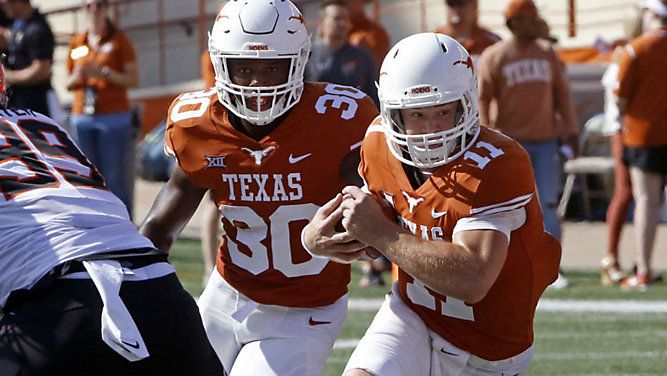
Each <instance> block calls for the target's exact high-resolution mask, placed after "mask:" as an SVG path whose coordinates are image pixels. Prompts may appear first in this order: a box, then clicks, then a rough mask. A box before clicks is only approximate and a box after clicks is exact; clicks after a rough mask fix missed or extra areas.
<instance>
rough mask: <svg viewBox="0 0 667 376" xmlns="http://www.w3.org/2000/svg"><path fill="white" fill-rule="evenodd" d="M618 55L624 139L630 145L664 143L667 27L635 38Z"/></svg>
mask: <svg viewBox="0 0 667 376" xmlns="http://www.w3.org/2000/svg"><path fill="white" fill-rule="evenodd" d="M625 49H626V51H625V53H623V54H622V55H621V58H620V62H619V72H618V82H619V86H618V92H617V94H618V97H619V98H621V99H622V100H625V101H626V102H627V105H626V108H625V110H624V111H623V120H624V124H625V129H624V130H623V141H624V143H625V145H627V146H631V147H635V148H638V147H650V146H665V145H667V106H665V103H666V101H667V75H665V73H664V70H665V59H667V29H661V30H656V31H653V32H650V33H645V34H644V35H642V36H640V37H638V38H636V39H634V40H633V41H632V42H630V44H629V45H626V48H625Z"/></svg>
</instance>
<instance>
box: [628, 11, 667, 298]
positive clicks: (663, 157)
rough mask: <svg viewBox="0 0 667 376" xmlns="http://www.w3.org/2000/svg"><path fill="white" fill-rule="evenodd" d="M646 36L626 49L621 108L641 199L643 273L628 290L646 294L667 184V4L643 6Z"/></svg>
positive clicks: (638, 223) (638, 237) (637, 220)
mask: <svg viewBox="0 0 667 376" xmlns="http://www.w3.org/2000/svg"><path fill="white" fill-rule="evenodd" d="M642 8H643V18H642V24H643V25H644V29H645V30H647V31H645V32H644V33H643V34H642V35H641V36H639V37H638V38H635V39H633V40H632V41H631V42H630V43H629V44H628V45H626V47H625V51H624V52H623V54H622V55H621V58H620V61H619V70H618V90H617V92H616V93H617V95H618V107H619V111H620V113H621V115H622V116H623V126H624V129H623V145H624V146H625V150H624V151H623V160H624V161H625V163H626V164H627V165H628V166H629V167H630V180H631V183H632V194H633V196H634V198H635V204H636V206H635V216H634V225H635V241H636V249H635V250H636V254H635V257H636V260H635V261H636V262H637V272H636V274H635V275H633V276H631V277H629V278H627V279H625V280H623V281H622V282H621V287H622V288H625V289H636V290H645V289H646V288H647V286H648V285H650V284H651V283H652V282H653V280H654V276H653V275H652V270H651V256H652V254H653V246H654V241H655V231H656V228H657V225H658V222H659V220H660V209H661V208H662V205H663V201H664V193H663V192H664V189H665V179H667V106H665V105H664V104H665V102H666V101H667V75H665V74H664V66H665V63H664V61H665V59H667V0H647V1H645V2H643V3H642Z"/></svg>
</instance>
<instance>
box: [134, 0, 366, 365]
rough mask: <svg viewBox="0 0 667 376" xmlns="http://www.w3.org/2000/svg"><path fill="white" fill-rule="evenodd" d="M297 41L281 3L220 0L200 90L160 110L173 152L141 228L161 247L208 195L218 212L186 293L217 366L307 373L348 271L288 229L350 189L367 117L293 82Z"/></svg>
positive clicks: (334, 315)
mask: <svg viewBox="0 0 667 376" xmlns="http://www.w3.org/2000/svg"><path fill="white" fill-rule="evenodd" d="M309 50H310V43H309V38H308V33H307V31H306V28H305V26H304V20H303V16H302V15H301V13H300V12H299V10H298V9H297V8H296V6H294V4H292V3H291V2H289V1H287V0H285V1H273V0H247V1H229V2H228V3H227V4H226V5H225V6H224V7H223V9H222V11H221V12H220V14H218V16H217V19H216V22H215V25H214V26H213V29H212V31H211V36H210V41H209V51H210V54H211V61H212V62H213V66H214V68H215V74H216V87H215V88H214V89H213V90H209V91H202V92H195V93H186V94H183V95H181V96H180V97H178V98H177V99H176V100H175V101H174V103H173V104H172V105H171V108H170V109H169V115H168V120H167V131H166V149H167V151H168V152H169V153H170V154H172V155H174V156H175V157H176V159H177V160H178V165H177V166H176V168H175V169H174V173H173V174H172V176H171V178H170V180H169V182H168V183H167V184H166V185H165V187H164V188H163V190H162V191H161V192H160V194H159V196H158V198H157V200H156V202H155V203H154V205H153V208H151V212H150V213H149V214H148V216H147V219H146V222H145V223H144V224H143V225H142V227H141V231H142V233H143V234H145V235H147V236H148V237H149V238H150V239H151V240H153V242H154V243H155V245H156V246H157V247H159V248H160V249H161V250H165V251H166V250H168V249H169V246H170V245H171V242H173V240H174V239H175V238H176V236H178V233H179V232H180V230H181V228H182V227H183V226H184V225H185V223H187V221H188V220H189V219H190V217H191V216H192V214H193V213H194V211H195V209H196V208H197V206H198V204H199V202H200V201H201V199H202V197H203V195H204V194H205V193H206V192H207V191H209V190H210V191H211V193H212V196H213V198H214V200H215V203H216V205H217V206H218V208H219V209H220V212H221V213H222V216H223V221H222V223H223V226H224V229H225V236H224V237H223V239H222V244H221V246H220V251H219V252H218V259H217V263H216V269H215V271H214V272H213V273H212V275H211V278H210V280H209V283H208V285H207V286H206V289H205V290H204V292H203V293H202V295H201V298H200V299H199V301H198V304H199V306H200V311H201V314H202V320H203V322H204V327H205V328H206V333H207V335H208V336H209V339H210V340H211V344H212V345H213V347H214V349H215V350H216V352H217V353H218V355H219V356H220V358H221V359H222V362H223V365H224V366H225V368H226V369H228V370H229V372H230V375H242V376H245V375H263V376H265V375H280V376H297V375H299V376H300V375H303V376H306V375H319V374H322V371H323V370H324V365H325V362H326V358H327V356H328V354H329V352H330V351H331V348H332V347H333V344H334V342H335V340H336V336H337V335H338V332H339V331H340V329H341V326H342V322H343V319H344V317H345V312H346V308H347V295H346V293H347V284H348V283H349V281H350V266H349V265H347V264H342V263H337V262H332V261H329V259H327V258H318V257H313V256H311V255H310V254H309V253H308V252H306V250H305V249H303V247H302V246H301V239H300V235H301V229H302V228H303V227H304V226H305V225H306V223H308V221H309V220H310V219H311V218H312V216H313V214H314V213H315V211H316V210H317V208H318V207H319V206H321V205H322V204H324V203H325V202H327V201H328V199H329V198H330V197H331V196H334V195H335V194H336V193H337V192H340V190H341V189H343V187H345V186H346V185H347V184H350V180H353V178H354V176H356V177H357V180H360V178H359V177H358V174H357V173H356V169H357V165H358V160H359V145H360V142H361V140H362V139H363V137H364V134H365V131H366V128H367V127H368V124H369V123H370V121H371V120H372V119H373V118H375V116H377V114H378V112H377V109H376V108H375V106H374V104H373V102H372V100H371V99H370V98H369V97H368V96H366V95H365V94H364V93H362V92H360V91H358V90H356V89H354V88H350V87H344V86H339V85H333V84H326V83H314V82H305V83H304V82H303V70H304V66H305V64H306V60H307V59H308V52H309Z"/></svg>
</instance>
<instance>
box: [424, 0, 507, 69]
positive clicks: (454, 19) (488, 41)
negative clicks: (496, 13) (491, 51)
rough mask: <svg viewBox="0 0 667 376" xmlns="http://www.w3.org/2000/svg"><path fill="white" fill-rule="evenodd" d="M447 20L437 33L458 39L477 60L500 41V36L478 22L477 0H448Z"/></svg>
mask: <svg viewBox="0 0 667 376" xmlns="http://www.w3.org/2000/svg"><path fill="white" fill-rule="evenodd" d="M445 5H446V8H447V22H446V23H445V24H444V25H442V26H440V27H438V28H437V29H435V32H436V33H441V34H445V35H449V36H450V37H452V38H454V39H456V40H457V41H458V42H459V43H461V45H463V47H465V49H466V50H468V53H469V54H470V56H471V57H472V58H473V60H477V58H479V55H481V54H482V51H484V49H485V48H487V47H489V46H490V45H492V44H494V43H496V42H499V41H500V37H499V36H498V35H496V34H494V33H492V32H491V31H489V30H487V29H485V28H483V27H481V26H479V25H478V24H477V17H478V13H479V12H478V9H477V0H446V1H445Z"/></svg>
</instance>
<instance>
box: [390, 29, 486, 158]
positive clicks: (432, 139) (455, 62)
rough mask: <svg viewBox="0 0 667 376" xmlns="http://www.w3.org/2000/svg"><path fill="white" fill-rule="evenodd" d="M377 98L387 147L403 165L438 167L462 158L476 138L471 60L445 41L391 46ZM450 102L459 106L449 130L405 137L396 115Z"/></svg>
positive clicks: (430, 36) (437, 37)
mask: <svg viewBox="0 0 667 376" xmlns="http://www.w3.org/2000/svg"><path fill="white" fill-rule="evenodd" d="M378 96H379V97H380V112H381V114H382V125H383V127H384V131H385V134H386V135H387V137H386V138H387V145H388V146H389V149H390V150H391V152H392V154H393V155H394V156H395V157H396V158H398V160H400V161H401V162H403V163H406V164H409V165H411V166H414V167H417V168H435V167H439V166H442V165H444V164H446V163H449V162H451V161H453V160H454V159H456V158H458V157H459V156H461V155H462V154H463V153H464V152H465V151H466V150H467V149H468V148H469V147H470V145H471V144H472V143H473V142H474V141H475V140H476V139H477V136H478V135H479V130H480V124H479V112H478V108H477V77H476V76H475V71H474V69H473V63H472V59H471V58H470V55H469V54H468V52H467V51H466V50H465V48H463V46H461V45H460V44H459V43H458V42H457V41H456V40H454V39H452V38H450V37H448V36H446V35H443V34H435V33H420V34H415V35H412V36H409V37H407V38H405V39H403V40H401V41H400V42H398V43H396V45H395V46H394V47H392V49H391V50H390V51H389V53H388V54H387V56H386V57H385V59H384V61H383V63H382V68H381V69H380V80H379V84H378ZM454 101H459V102H460V106H459V110H458V112H457V119H456V125H455V126H454V127H453V128H451V129H446V130H442V131H441V132H437V133H425V134H418V135H407V134H406V132H405V127H404V125H403V121H402V120H401V116H400V111H399V110H401V109H408V108H420V107H430V106H436V105H441V104H445V103H450V102H454Z"/></svg>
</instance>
